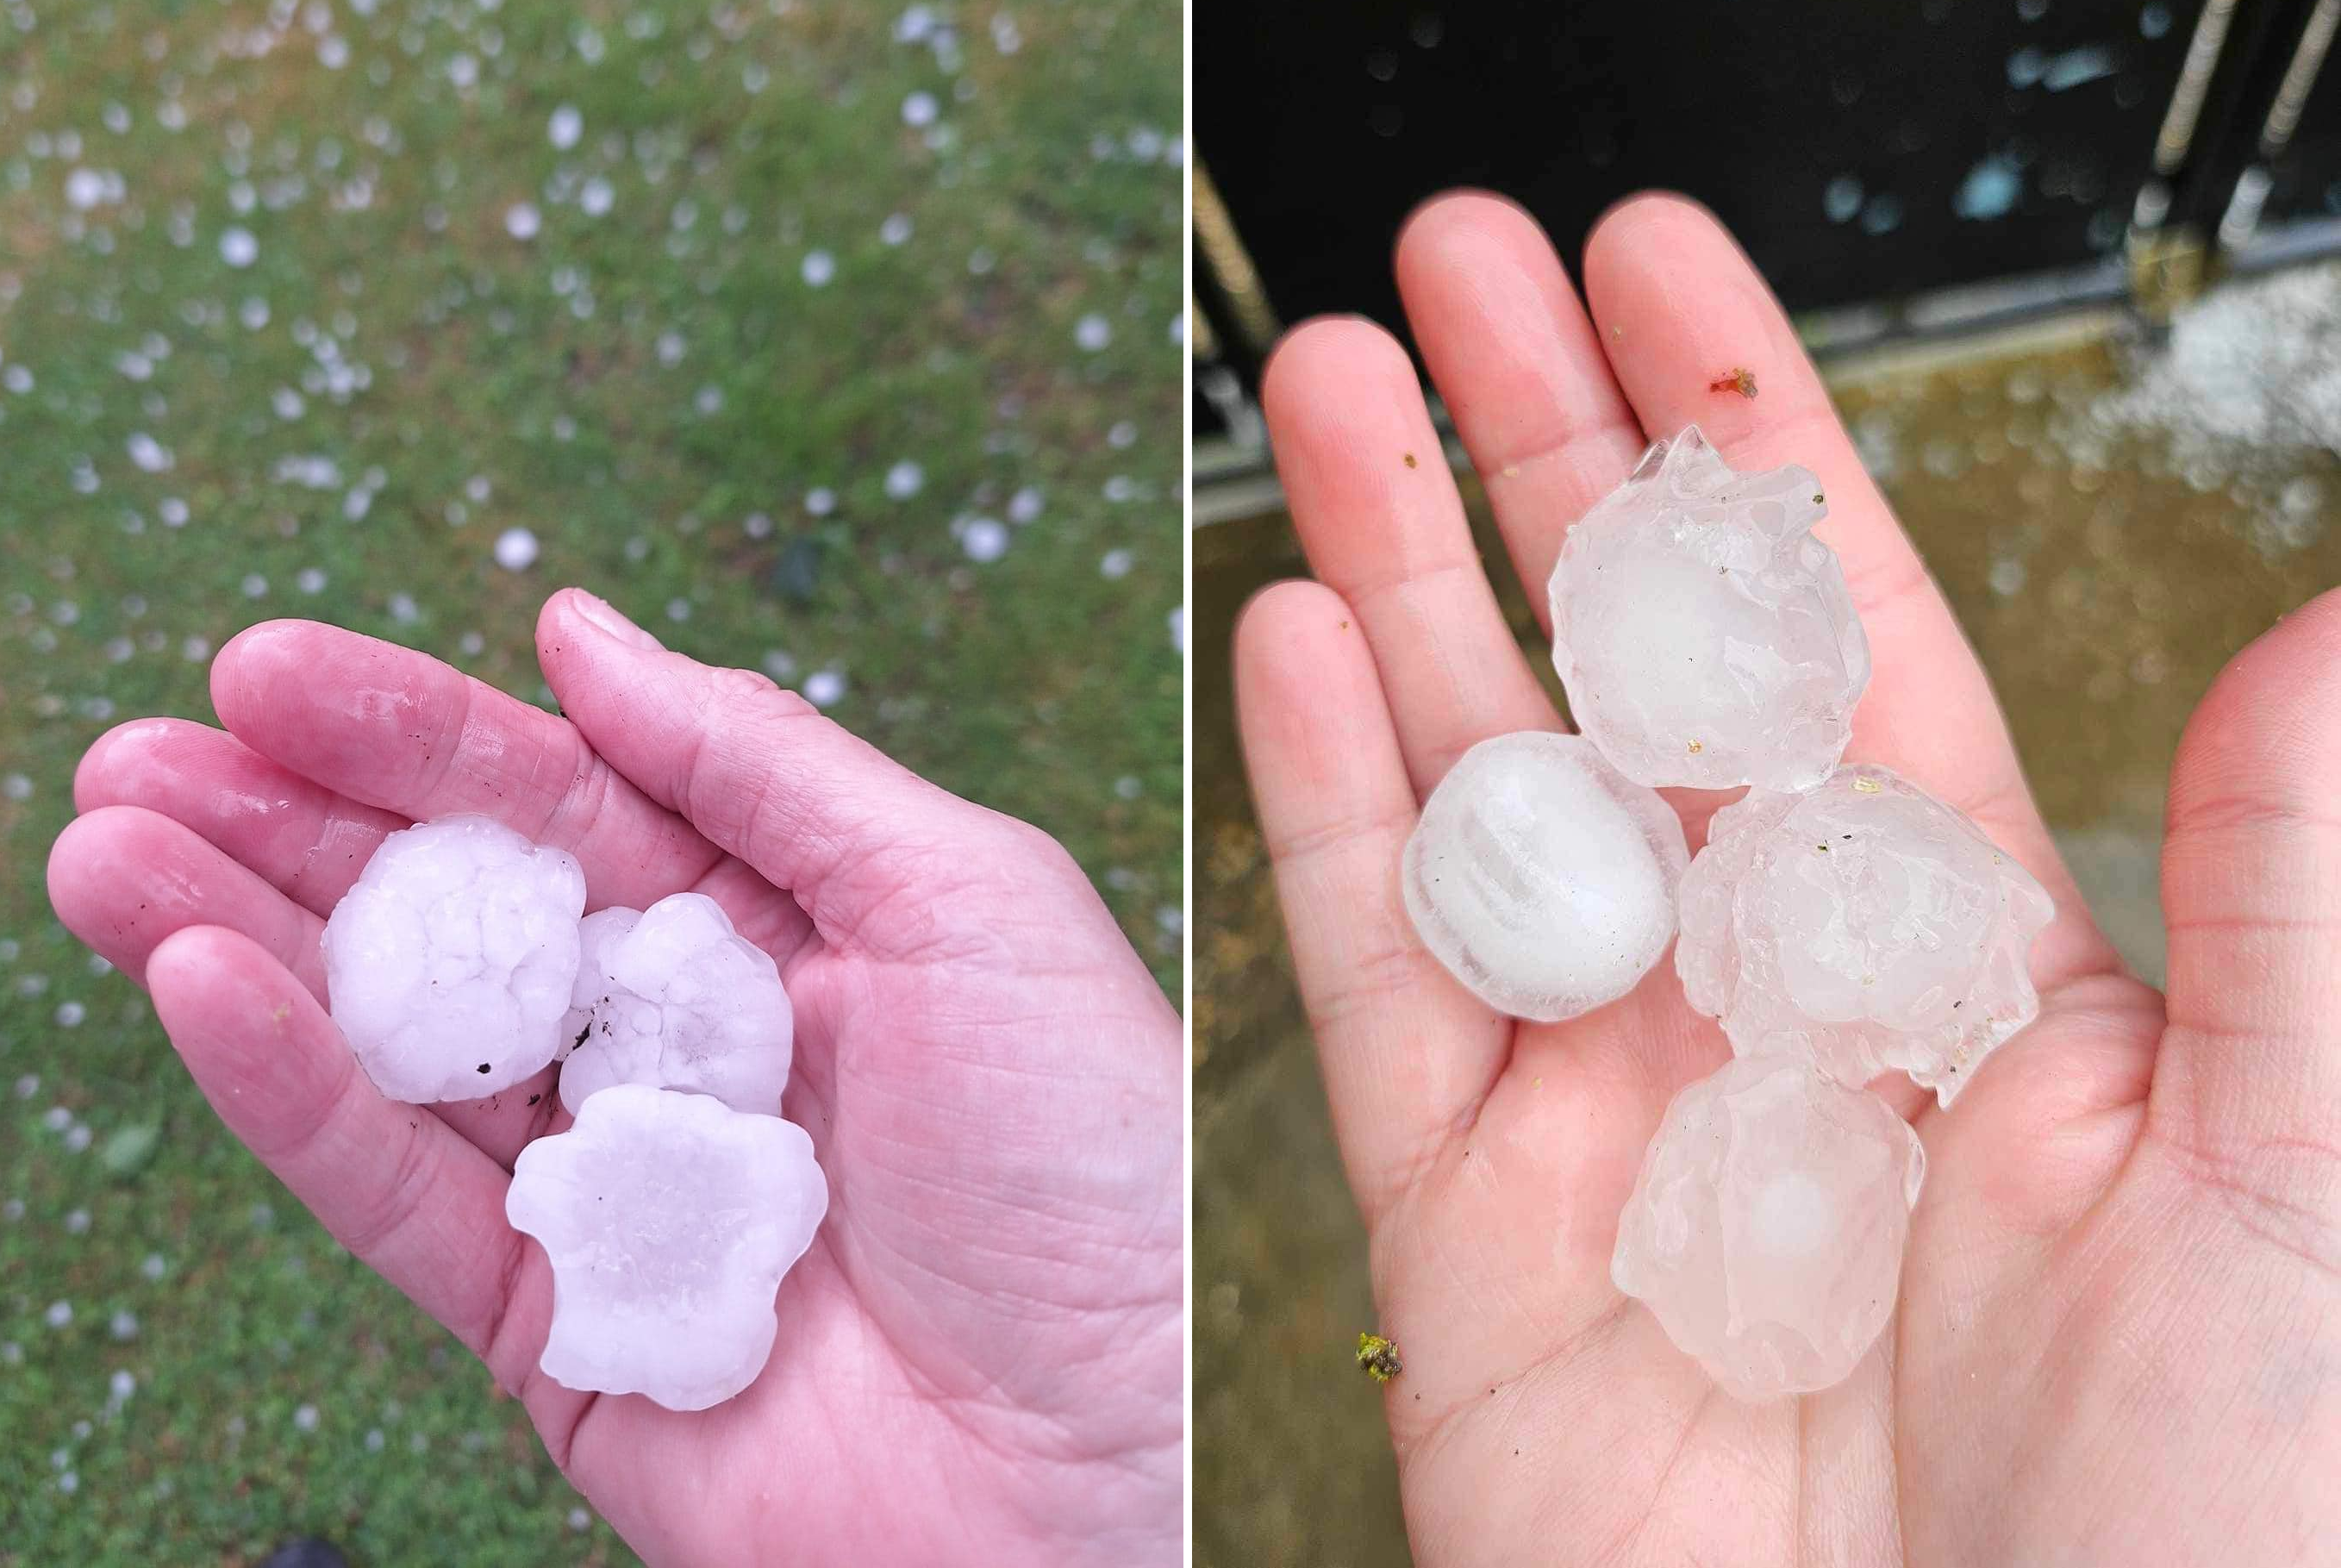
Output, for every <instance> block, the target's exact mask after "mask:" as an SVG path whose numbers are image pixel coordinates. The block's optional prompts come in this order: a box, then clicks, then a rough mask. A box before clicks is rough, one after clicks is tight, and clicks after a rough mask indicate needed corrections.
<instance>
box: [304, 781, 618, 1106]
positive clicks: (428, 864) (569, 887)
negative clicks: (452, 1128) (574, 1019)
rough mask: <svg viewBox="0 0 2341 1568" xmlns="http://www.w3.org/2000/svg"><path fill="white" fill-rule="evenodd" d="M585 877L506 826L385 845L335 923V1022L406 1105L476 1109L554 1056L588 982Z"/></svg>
mask: <svg viewBox="0 0 2341 1568" xmlns="http://www.w3.org/2000/svg"><path fill="white" fill-rule="evenodd" d="M584 907H585V874H584V873H583V871H582V870H581V869H579V867H578V864H577V862H576V859H575V858H574V857H573V856H572V855H569V854H565V853H563V851H561V850H558V849H553V848H552V847H550V846H547V845H543V844H531V843H529V841H528V840H527V839H525V838H523V837H522V836H521V835H520V834H517V833H514V832H513V830H512V829H511V828H508V827H506V826H504V825H503V824H502V823H498V822H493V821H491V820H489V819H488V818H486V817H483V816H455V817H449V818H446V819H444V820H443V821H440V822H434V823H427V824H420V825H418V826H414V827H410V828H405V829H402V830H401V831H399V832H397V833H393V834H390V835H389V836H388V837H387V838H385V839H384V840H383V841H382V844H381V845H380V847H378V848H377V849H376V850H375V851H374V856H373V858H372V859H370V860H368V861H367V862H366V864H365V869H364V871H362V872H360V873H359V874H358V880H357V883H356V884H355V885H354V886H353V887H352V888H351V889H350V891H349V892H348V893H347V894H344V895H343V897H342V900H341V902H340V903H339V904H335V905H334V913H333V914H332V915H331V917H330V918H328V919H327V920H326V922H325V934H324V958H325V991H326V995H327V997H328V998H329V1005H330V1007H331V1010H332V1012H333V1015H334V1023H335V1024H339V1025H340V1026H341V1030H342V1033H343V1034H344V1036H346V1037H347V1038H348V1040H349V1043H350V1049H351V1051H352V1052H353V1053H354V1054H355V1055H356V1057H357V1059H358V1064H359V1065H360V1066H362V1067H364V1069H365V1073H366V1076H367V1077H369V1078H371V1079H373V1080H374V1086H375V1087H376V1088H378V1089H380V1090H381V1091H382V1092H383V1093H384V1094H387V1095H389V1096H390V1097H391V1098H393V1099H394V1100H405V1101H409V1102H411V1103H414V1104H426V1103H429V1102H433V1101H439V1100H473V1099H477V1098H479V1097H480V1096H482V1095H483V1094H494V1093H495V1092H496V1091H498V1090H500V1089H507V1088H510V1087H511V1086H512V1085H513V1084H517V1083H519V1082H520V1081H521V1080H522V1079H523V1078H525V1077H527V1076H528V1075H529V1074H532V1073H534V1072H536V1071H537V1070H538V1069H539V1068H541V1067H543V1066H544V1065H545V1064H547V1063H549V1062H551V1061H552V1060H553V1055H554V1053H555V1052H557V1051H558V1050H559V1049H560V1047H561V1044H562V1036H561V1017H562V1014H563V1013H564V1012H565V1011H566V1010H567V1009H568V1006H569V998H570V991H571V987H572V985H573V983H574V981H575V979H576V976H577V954H578V945H577V917H578V915H579V914H581V913H582V912H583V909H584Z"/></svg>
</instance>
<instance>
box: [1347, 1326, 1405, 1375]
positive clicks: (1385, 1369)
mask: <svg viewBox="0 0 2341 1568" xmlns="http://www.w3.org/2000/svg"><path fill="white" fill-rule="evenodd" d="M1358 1370H1359V1371H1360V1372H1362V1373H1365V1374H1366V1375H1367V1376H1368V1377H1370V1378H1372V1379H1373V1380H1374V1381H1375V1382H1376V1383H1388V1382H1389V1381H1390V1379H1392V1378H1394V1377H1396V1376H1397V1375H1398V1374H1399V1373H1401V1372H1404V1371H1405V1370H1406V1363H1404V1362H1403V1361H1400V1359H1399V1353H1398V1342H1397V1341H1396V1340H1392V1339H1384V1338H1383V1337H1382V1336H1381V1335H1380V1334H1378V1333H1360V1334H1359V1335H1358Z"/></svg>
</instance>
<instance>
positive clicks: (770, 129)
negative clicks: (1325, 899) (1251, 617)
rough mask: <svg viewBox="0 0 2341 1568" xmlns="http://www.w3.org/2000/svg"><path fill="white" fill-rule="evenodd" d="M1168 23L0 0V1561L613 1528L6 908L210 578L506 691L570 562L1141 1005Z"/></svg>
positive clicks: (604, 1552)
mask: <svg viewBox="0 0 2341 1568" xmlns="http://www.w3.org/2000/svg"><path fill="white" fill-rule="evenodd" d="M1179 125H1180V24H1179V11H1178V8H1177V7H1176V6H1175V5H1164V4H1161V3H1160V0H1081V3H1079V4H1073V3H1063V4H1049V5H1032V4H1025V5H991V4H975V5H952V4H942V5H910V6H908V7H907V8H906V7H904V6H903V5H898V4H871V3H860V0H835V3H822V4H814V3H812V0H714V3H709V0H687V3H686V0H671V3H666V4H652V3H648V0H274V4H267V3H259V0H112V3H90V0H0V1205H5V1206H0V1563H10V1564H15V1563H25V1564H35V1563H37V1564H43V1565H46V1564H50V1563H100V1562H136V1563H221V1562H230V1563H233V1562H242V1561H248V1560H253V1559H256V1558H258V1557H260V1556H263V1555H264V1554H265V1553H267V1552H268V1551H269V1550H270V1549H271V1548H272V1547H274V1545H275V1544H276V1543H278V1542H280V1541H282V1540H284V1539H287V1538H291V1537H296V1536H301V1535H306V1534H316V1535H321V1536H324V1537H326V1538H329V1539H331V1540H332V1541H334V1542H335V1543H339V1544H340V1545H341V1546H342V1547H343V1548H344V1549H345V1550H346V1551H347V1552H348V1553H350V1555H351V1556H352V1557H353V1558H354V1559H355V1560H357V1561H362V1562H372V1563H408V1562H426V1561H427V1562H441V1561H446V1560H448V1558H449V1553H450V1547H449V1543H451V1542H460V1543H462V1546H461V1548H460V1555H461V1557H462V1559H463V1560H464V1561H469V1562H497V1563H536V1562H562V1563H573V1562H587V1563H602V1562H614V1561H630V1560H631V1559H630V1557H629V1555H628V1553H626V1551H625V1548H624V1547H623V1544H621V1543H618V1542H617V1541H616V1540H615V1539H614V1537H613V1536H612V1535H611V1534H610V1533H609V1532H608V1531H607V1530H606V1528H605V1527H603V1526H602V1525H600V1524H599V1523H596V1522H595V1521H593V1518H592V1517H591V1515H590V1513H587V1512H586V1511H584V1510H583V1508H582V1507H581V1505H580V1502H579V1500H578V1498H577V1497H576V1496H575V1495H574V1494H573V1493H572V1492H571V1491H570V1490H569V1488H568V1487H567V1486H566V1484H565V1483H563V1481H562V1480H561V1478H560V1476H559V1475H558V1474H557V1473H555V1472H554V1471H553V1469H552V1467H551V1465H550V1464H549V1463H547V1462H546V1461H545V1460H544V1458H543V1454H542V1453H541V1451H540V1450H539V1448H538V1446H537V1444H536V1442H535V1440H534V1438H533V1434H532V1433H530V1431H529V1429H528V1426H527V1423H526V1422H525V1421H524V1420H523V1418H522V1416H521V1415H520V1413H519V1412H518V1410H517V1407H515V1406H513V1404H511V1403H508V1402H505V1401H503V1400H501V1399H499V1398H498V1397H497V1396H496V1395H495V1394H494V1393H493V1390H492V1389H491V1387H490V1384H489V1382H488V1379H487V1378H486V1376H485V1374H484V1373H483V1372H482V1371H481V1370H480V1369H479V1368H478V1367H477V1366H476V1365H474V1364H473V1363H472V1362H471V1361H470V1360H469V1358H468V1357H466V1356H464V1355H463V1353H461V1351H460V1349H458V1348H456V1347H454V1346H453V1343H452V1342H451V1341H449V1340H448V1339H447V1337H446V1336H445V1335H444V1334H443V1333H440V1332H439V1331H438V1330H437V1329H436V1328H435V1327H433V1325H431V1324H429V1323H426V1322H424V1321H423V1319H422V1318H421V1317H420V1316H419V1315H418V1314H416V1313H413V1311H411V1310H410V1309H409V1308H408V1307H407V1305H406V1303H405V1302H404V1301H403V1299H402V1298H400V1297H398V1296H397V1295H396V1294H395V1293H393V1292H391V1291H390V1290H389V1289H388V1288H387V1287H385V1286H384V1285H382V1284H381V1283H379V1282H378V1281H376V1280H375V1279H374V1277H373V1276H372V1275H371V1274H369V1273H366V1272H365V1271H364V1270H363V1269H361V1268H359V1267H357V1266H356V1265H354V1263H351V1262H350V1261H349V1260H348V1259H347V1258H345V1257H344V1256H343V1255H342V1254H341V1253H340V1252H339V1250H338V1249H337V1248H336V1247H335V1246H334V1244H333V1243H332V1242H331V1241H330V1240H329V1239H328V1238H327V1237H326V1236H325V1235H324V1233H323V1232H322V1231H321V1230H320V1229H319V1228H318V1227H317V1226H316V1225H315V1224H314V1223H312V1222H311V1221H310V1220H309V1219H308V1218H307V1216H306V1215H305V1214H304V1213H302V1212H301V1211H300V1210H299V1209H298V1207H297V1205H295V1204H294V1203H292V1202H291V1200H290V1199H289V1198H287V1197H286V1196H285V1195H284V1193H283V1192H282V1191H281V1190H280V1189H279V1188H278V1187H277V1186H276V1184H275V1183H274V1180H273V1179H272V1178H271V1177H269V1176H268V1175H267V1174H265V1173H264V1171H263V1170H262V1169H261V1168H260V1167H259V1165H258V1164H256V1163H255V1162H254V1161H253V1160H252V1159H250V1158H249V1157H248V1156H246V1155H245V1154H244V1153H243V1152H242V1151H241V1150H240V1149H239V1148H238V1147H236V1146H235V1145H234V1144H233V1143H232V1141H230V1140H229V1139H228V1138H226V1136H225V1135H224V1134H222V1133H221V1132H220V1131H219V1130H218V1128H217V1126H216V1124H215V1123H214V1120H213V1118H212V1116H211V1114H210V1112H209V1111H208V1109H207V1108H206V1107H205V1106H204V1104H203V1102H202V1100H201V1098H200V1097H199V1096H198V1095H197V1094H196V1093H195V1092H194V1088H193V1087H192V1085H191V1084H188V1082H187V1081H186V1079H185V1078H184V1074H182V1073H181V1072H180V1071H179V1069H178V1067H177V1065H176V1063H175V1062H174V1059H173V1057H172V1056H171V1054H170V1051H169V1048H168V1046H167V1044H165V1042H164V1039H163V1038H162V1035H161V1034H160V1032H159V1030H158V1029H157V1028H156V1027H155V1024H154V1020H153V1015H152V1014H151V1012H150V1011H149V1010H148V1008H147V1007H146V1006H145V1004H144V1000H143V998H142V997H141V995H140V994H139V993H138V992H137V991H136V989H135V988H134V986H132V985H131V984H128V983H127V982H126V981H125V980H124V979H123V978H122V977H121V976H119V975H117V974H107V973H105V972H104V971H103V969H102V966H99V965H95V964H93V962H92V961H91V959H90V957H89V955H88V954H86V953H85V952H84V951H83V950H82V949H81V948H80V947H79V946H78V944H75V942H73V940H72V939H71V938H69V937H68V936H67V935H66V934H65V932H64V931H63V930H62V929H61V928H60V927H59V926H58V925H57V924H56V922H55V918H54V917H53V916H52V914H50V911H49V908H48V904H47V899H46V896H45V892H44V889H43V883H42V868H43V863H44V860H45V855H46V851H47V846H48V844H49V841H50V840H51V839H52V838H53V837H54V835H55V833H56V832H57V830H58V829H59V828H60V827H62V826H63V825H64V824H65V822H66V821H67V820H68V818H69V817H70V816H71V814H72V795H71V781H72V772H73V765H74V763H75V759H76V758H77V757H78V756H79V754H80V753H81V752H82V750H83V748H84V747H85V746H86V745H87V744H88V743H89V742H90V741H91V740H93V739H95V737H96V736H97V735H98V734H101V733H103V731H104V730H105V728H106V727H107V726H108V725H109V724H112V723H114V722H116V721H119V720H121V719H125V718H130V717H133V716H136V715H140V714H154V713H172V714H187V715H191V716H194V717H198V718H204V719H209V718H210V717H211V714H210V709H209V704H208V702H207V699H206V696H205V687H204V671H205V664H206V661H207V659H208V656H209V654H210V653H211V651H212V650H213V649H214V648H216V647H217V646H219V645H220V644H222V643H224V641H225V640H226V639H227V638H228V637H229V636H230V635H232V634H234V632H235V631H236V630H238V629H239V628H241V627H243V626H244V625H246V624H251V623H252V622H254V621H257V620H262V619H266V618H269V617H273V616H279V615H304V616H313V617H315V618H319V619H323V620H329V621H333V622H335V623H338V624H343V625H346V626H351V627H354V628H356V629H358V630H361V631H364V632H367V633H371V634H375V635H378V636H384V637H389V638H393V639H396V640H398V641H400V642H403V643H406V644H412V645H413V646H416V647H419V648H423V649H425V650H428V651H429V652H431V653H433V654H437V655H439V656H441V657H443V658H446V659H449V660H451V661H453V662H454V663H455V664H459V665H460V666H462V667H463V668H465V669H467V670H469V671H471V672H472V673H473V674H477V675H479V676H480V677H481V678H483V679H484V680H487V681H489V682H491V683H493V684H497V685H499V686H502V687H503V688H505V689H507V690H510V691H513V692H514V693H516V694H521V695H523V696H524V697H527V698H530V699H532V700H536V701H545V700H548V694H546V693H545V692H544V691H543V685H542V682H541V680H540V677H539V675H538V674H537V671H536V669H535V666H534V661H533V654H532V651H531V646H532V644H531V628H532V624H533V617H534V614H535V610H536V606H537V604H539V602H540V601H541V600H542V598H543V595H544V594H546V593H548V592H549V591H550V590H551V589H552V588H553V587H554V586H557V585H559V584H564V583H583V584H588V585H590V586H592V587H593V588H594V589H596V590H597V591H598V592H600V593H602V594H604V595H606V596H607V597H609V598H611V599H612V600H613V602H615V603H616V604H619V605H620V607H622V608H623V609H625V610H626V611H627V612H628V613H630V614H633V615H634V616H635V617H636V618H638V619H640V620H641V621H643V624H645V625H648V626H651V627H652V628H653V629H654V630H655V631H656V632H657V633H658V634H659V635H660V636H662V638H664V639H665V640H666V641H667V642H668V643H669V644H671V645H673V646H677V647H680V648H682V649H683V650H685V651H688V652H690V653H692V654H697V655H699V656H701V657H703V658H708V659H713V660H721V661H724V662H728V663H735V664H748V665H752V666H758V667H762V668H763V669H765V670H767V671H769V672H770V673H772V674H773V675H774V676H775V677H776V678H777V679H779V680H781V681H782V683H783V684H791V685H796V686H800V687H802V689H804V690H805V691H806V692H807V694H809V695H812V696H813V697H814V698H815V699H816V700H817V701H822V702H823V703H824V704H827V705H829V706H830V708H831V711H832V713H833V714H834V715H835V716H836V717H838V718H839V719H840V720H842V722H844V723H845V724H849V725H851V726H852V727H853V728H855V729H857V730H858V731H860V732H861V733H862V734H865V735H867V736H869V737H870V738H871V739H872V740H873V741H875V742H876V743H877V744H880V745H882V746H883V747H885V748H886V749H888V750H889V751H891V752H892V753H893V754H895V755H896V756H898V757H900V758H901V759H902V760H903V761H904V762H905V763H907V764H910V765H911V766H913V767H915V768H918V769H920V770H921V771H922V772H925V773H927V774H931V776H933V777H935V778H937V779H939V780H941V782H943V783H944V784H948V785H950V786H951V787H952V788H954V789H957V790H959V791H961V792H962V793H964V794H970V795H972V796H974V797H975V798H978V799H980V800H982V801H984V802H986V803H988V804H992V805H996V806H998V807H1000V808H1001V809H1003V810H1006V811H1010V812H1012V813H1015V814H1019V815H1021V816H1024V817H1027V818H1029V819H1031V820H1032V821H1034V822H1037V823H1039V824H1041V825H1042V826H1044V827H1046V828H1048V829H1049V830H1051V832H1053V833H1055V834H1058V835H1059V836H1060V837H1061V838H1062V839H1063V840H1064V841H1065V842H1066V843H1067V844H1068V845H1069V846H1070V847H1071V849H1072V850H1073V852H1074V853H1075V854H1077V855H1078V856H1079V857H1080V859H1081V863H1082V864H1084V865H1085V866H1086V867H1087V868H1088V869H1089V871H1090V873H1091V875H1092V876H1093V877H1094V878H1095V879H1096V880H1097V882H1098V883H1099V884H1100V885H1101V888H1102V889H1103V890H1104V892H1105V894H1106V897H1107V898H1108V900H1109V902H1110V903H1111V904H1112V906H1113V908H1114V910H1115V912H1116V914H1117V915H1118V916H1119V917H1120V918H1121V921H1122V922H1123V924H1124V925H1125V927H1126V928H1127V929H1128V931H1129V932H1130V934H1131V938H1132V940H1133V941H1134V942H1135V943H1136V944H1138V946H1139V949H1140V951H1141V953H1143V954H1146V955H1147V956H1148V958H1149V960H1150V962H1151V963H1152V964H1153V965H1154V968H1155V972H1156V974H1157V975H1158V976H1159V977H1160V978H1161V981H1162V983H1163V984H1164V985H1165V986H1166V987H1170V988H1172V989H1173V990H1174V993H1175V988H1176V983H1177V974H1178V954H1179V945H1180V923H1179V914H1178V912H1179V910H1180V904H1181V896H1182V894H1181V888H1180V824H1181V804H1180V644H1181V641H1182V635H1183V634H1182V626H1183V622H1182V620H1181V617H1180V613H1179V610H1178V606H1179V604H1180V551H1181V541H1182V536H1181V532H1180V526H1179V517H1180V396H1181V393H1180V365H1181V360H1182V356H1183V349H1182V347H1181V345H1180V335H1181V327H1182V323H1181V319H1180V310H1181V308H1182V303H1183V300H1182V295H1181V290H1180V255H1181V247H1182V245H1183V235H1182V232H1181V225H1180V198H1181V180H1182V176H1181V174H1180V169H1179V167H1178V165H1179V163H1180V158H1181V148H1180V143H1179V139H1178V137H1179ZM516 530H518V531H524V533H522V532H514V531H516ZM500 542H501V544H500ZM531 545H533V546H534V549H535V552H536V553H535V554H534V556H533V561H532V562H531V564H526V565H524V566H520V567H517V568H515V567H513V566H511V565H505V564H498V555H499V553H500V549H501V552H502V553H503V554H504V558H505V559H506V560H507V561H508V562H518V561H520V560H521V559H522V557H523V556H526V555H528V554H529V553H530V552H529V546H531Z"/></svg>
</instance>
